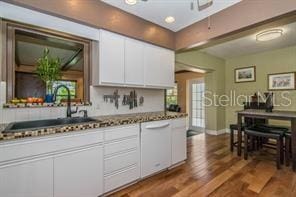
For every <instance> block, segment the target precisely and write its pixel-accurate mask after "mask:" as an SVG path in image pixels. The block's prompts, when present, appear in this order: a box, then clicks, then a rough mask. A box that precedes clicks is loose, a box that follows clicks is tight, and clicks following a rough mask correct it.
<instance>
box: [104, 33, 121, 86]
mask: <svg viewBox="0 0 296 197" xmlns="http://www.w3.org/2000/svg"><path fill="white" fill-rule="evenodd" d="M99 59H100V60H99V61H100V65H99V66H100V69H99V72H100V82H101V84H111V85H112V84H124V37H123V36H120V35H117V34H114V33H111V32H107V31H101V39H100V57H99Z"/></svg>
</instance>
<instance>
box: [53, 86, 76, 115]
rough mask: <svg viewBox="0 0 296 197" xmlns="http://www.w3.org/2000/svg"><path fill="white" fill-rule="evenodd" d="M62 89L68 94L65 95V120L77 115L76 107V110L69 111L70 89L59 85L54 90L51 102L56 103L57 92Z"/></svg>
mask: <svg viewBox="0 0 296 197" xmlns="http://www.w3.org/2000/svg"><path fill="white" fill-rule="evenodd" d="M62 87H63V88H65V89H66V90H67V93H68V95H67V118H71V117H72V114H75V113H77V111H78V107H76V110H74V111H72V110H71V94H70V89H69V88H68V87H67V86H65V85H63V84H61V85H59V86H57V87H56V89H55V90H54V93H53V101H54V102H55V101H56V99H57V92H58V90H59V89H60V88H62Z"/></svg>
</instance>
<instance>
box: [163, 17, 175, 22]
mask: <svg viewBox="0 0 296 197" xmlns="http://www.w3.org/2000/svg"><path fill="white" fill-rule="evenodd" d="M165 22H167V23H173V22H175V18H174V17H172V16H168V17H166V18H165Z"/></svg>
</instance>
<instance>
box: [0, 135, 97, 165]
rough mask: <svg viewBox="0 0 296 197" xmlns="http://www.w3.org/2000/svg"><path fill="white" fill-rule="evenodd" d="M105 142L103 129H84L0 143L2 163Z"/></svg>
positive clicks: (0, 159) (0, 160)
mask: <svg viewBox="0 0 296 197" xmlns="http://www.w3.org/2000/svg"><path fill="white" fill-rule="evenodd" d="M101 142H103V132H102V131H96V130H94V131H89V132H88V131H83V132H79V133H76V134H72V133H71V134H67V135H55V136H49V137H46V138H45V137H44V138H39V139H36V138H35V139H30V140H24V141H22V142H12V143H7V144H1V145H0V155H1V157H0V163H1V162H4V161H10V160H15V159H21V158H25V157H31V156H37V155H38V156H39V155H42V154H47V153H53V152H58V151H63V150H67V149H72V148H77V147H82V146H88V145H92V144H97V143H101Z"/></svg>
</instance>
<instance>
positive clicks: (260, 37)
mask: <svg viewBox="0 0 296 197" xmlns="http://www.w3.org/2000/svg"><path fill="white" fill-rule="evenodd" d="M282 35H283V30H282V29H270V30H266V31H263V32H261V33H259V34H257V35H256V40H257V41H262V42H264V41H269V40H273V39H276V38H279V37H281V36H282Z"/></svg>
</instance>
